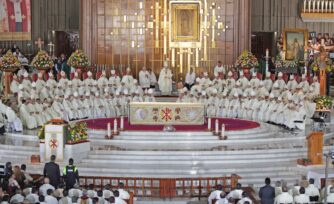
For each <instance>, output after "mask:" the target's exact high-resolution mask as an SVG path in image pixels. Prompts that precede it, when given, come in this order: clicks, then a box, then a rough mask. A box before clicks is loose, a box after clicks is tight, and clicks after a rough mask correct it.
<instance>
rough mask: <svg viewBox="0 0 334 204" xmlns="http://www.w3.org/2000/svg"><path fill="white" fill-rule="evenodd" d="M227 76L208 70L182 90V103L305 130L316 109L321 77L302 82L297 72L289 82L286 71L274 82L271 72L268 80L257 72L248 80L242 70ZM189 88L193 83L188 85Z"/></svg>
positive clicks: (218, 113) (219, 114) (211, 114)
mask: <svg viewBox="0 0 334 204" xmlns="http://www.w3.org/2000/svg"><path fill="white" fill-rule="evenodd" d="M227 77H228V78H227V79H224V78H222V79H220V78H219V79H217V78H215V79H214V80H213V81H211V80H210V78H209V77H208V74H207V72H204V74H203V77H201V78H197V79H196V80H195V82H194V83H195V84H194V85H193V86H192V87H191V89H190V90H189V89H188V88H187V87H184V88H183V89H180V90H179V97H178V99H177V102H179V103H203V104H204V105H205V108H206V109H205V110H206V113H205V114H206V116H207V117H229V118H240V119H246V120H255V121H261V122H268V123H272V124H276V125H280V126H283V127H285V128H288V129H291V130H292V129H305V124H309V123H310V122H311V117H312V116H313V114H314V112H315V107H316V106H315V103H314V102H313V99H314V98H315V97H316V96H318V94H319V82H318V79H317V77H316V76H315V77H314V78H313V83H312V84H311V85H309V83H308V81H307V80H306V76H304V75H303V76H302V81H301V82H300V83H298V82H297V81H296V79H295V78H294V76H293V75H291V80H290V81H289V82H288V83H287V84H286V83H285V81H284V80H283V74H282V73H279V74H278V78H277V80H276V81H274V82H273V81H271V79H270V73H268V74H267V75H266V79H265V80H260V79H258V78H257V75H256V74H253V76H252V78H251V79H250V80H248V79H247V78H246V77H245V76H244V74H243V73H242V72H241V73H240V78H239V79H237V80H235V79H234V78H232V73H231V72H229V73H228V75H227ZM188 87H189V86H188Z"/></svg>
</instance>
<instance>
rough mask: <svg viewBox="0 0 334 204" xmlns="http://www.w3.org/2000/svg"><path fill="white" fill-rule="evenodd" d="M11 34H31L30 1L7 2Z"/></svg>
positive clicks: (14, 0) (12, 0)
mask: <svg viewBox="0 0 334 204" xmlns="http://www.w3.org/2000/svg"><path fill="white" fill-rule="evenodd" d="M6 3H7V13H8V21H9V32H30V26H29V20H30V0H6Z"/></svg>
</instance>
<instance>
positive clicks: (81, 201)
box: [0, 158, 130, 204]
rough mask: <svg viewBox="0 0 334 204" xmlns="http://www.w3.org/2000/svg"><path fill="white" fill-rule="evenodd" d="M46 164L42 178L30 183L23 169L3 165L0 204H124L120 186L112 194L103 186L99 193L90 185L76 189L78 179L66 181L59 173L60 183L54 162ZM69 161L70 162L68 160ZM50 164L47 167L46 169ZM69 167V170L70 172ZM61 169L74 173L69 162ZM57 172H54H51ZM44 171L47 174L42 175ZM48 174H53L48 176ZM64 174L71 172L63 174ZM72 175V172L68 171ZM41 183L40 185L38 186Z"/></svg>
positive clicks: (124, 193)
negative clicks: (3, 173)
mask: <svg viewBox="0 0 334 204" xmlns="http://www.w3.org/2000/svg"><path fill="white" fill-rule="evenodd" d="M52 159H55V158H51V162H49V163H47V164H46V166H45V168H44V175H45V174H46V175H45V176H44V178H43V179H42V180H35V181H34V180H33V178H32V177H31V176H30V175H29V174H28V173H27V172H26V171H25V169H26V166H25V165H22V166H21V168H20V167H19V166H14V167H11V163H10V162H7V164H6V167H5V175H4V177H3V178H2V181H1V186H0V203H1V204H8V203H11V204H19V203H23V204H72V203H73V204H74V203H78V204H127V203H128V200H129V199H130V194H129V193H128V192H127V191H126V190H124V184H123V183H121V182H120V183H119V184H118V188H117V189H114V190H112V189H111V187H110V185H109V184H107V185H105V186H104V187H103V188H102V189H99V190H98V189H97V188H95V186H94V185H93V184H90V185H89V186H88V188H87V189H84V188H80V187H79V175H78V174H77V177H75V178H73V179H70V176H69V174H66V173H65V169H64V171H63V176H62V180H63V182H62V180H61V178H60V177H59V178H57V175H56V174H60V172H59V166H58V165H57V164H56V163H54V161H52ZM70 160H71V159H70ZM50 163H51V166H52V168H50V167H51V166H49V167H47V165H48V164H50ZM71 167H73V168H71ZM65 168H71V169H72V170H73V169H75V170H76V171H77V169H76V167H75V166H73V160H72V165H71V161H70V166H66V167H65ZM56 169H58V172H57V171H55V170H56ZM46 171H47V173H46ZM50 172H52V173H53V174H50ZM67 172H71V171H69V170H67ZM72 172H73V171H72ZM41 181H42V182H41Z"/></svg>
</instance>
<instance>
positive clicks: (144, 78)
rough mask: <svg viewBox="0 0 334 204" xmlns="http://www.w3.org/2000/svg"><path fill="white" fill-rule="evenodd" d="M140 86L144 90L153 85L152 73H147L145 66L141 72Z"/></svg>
mask: <svg viewBox="0 0 334 204" xmlns="http://www.w3.org/2000/svg"><path fill="white" fill-rule="evenodd" d="M139 84H140V86H141V87H142V88H143V89H144V90H146V89H149V88H150V85H151V80H150V73H149V72H148V71H147V69H146V67H145V66H144V67H143V68H142V70H140V72H139Z"/></svg>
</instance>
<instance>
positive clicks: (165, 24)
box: [164, 0, 167, 57]
mask: <svg viewBox="0 0 334 204" xmlns="http://www.w3.org/2000/svg"><path fill="white" fill-rule="evenodd" d="M166 55H167V0H164V57H165V56H166Z"/></svg>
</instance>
